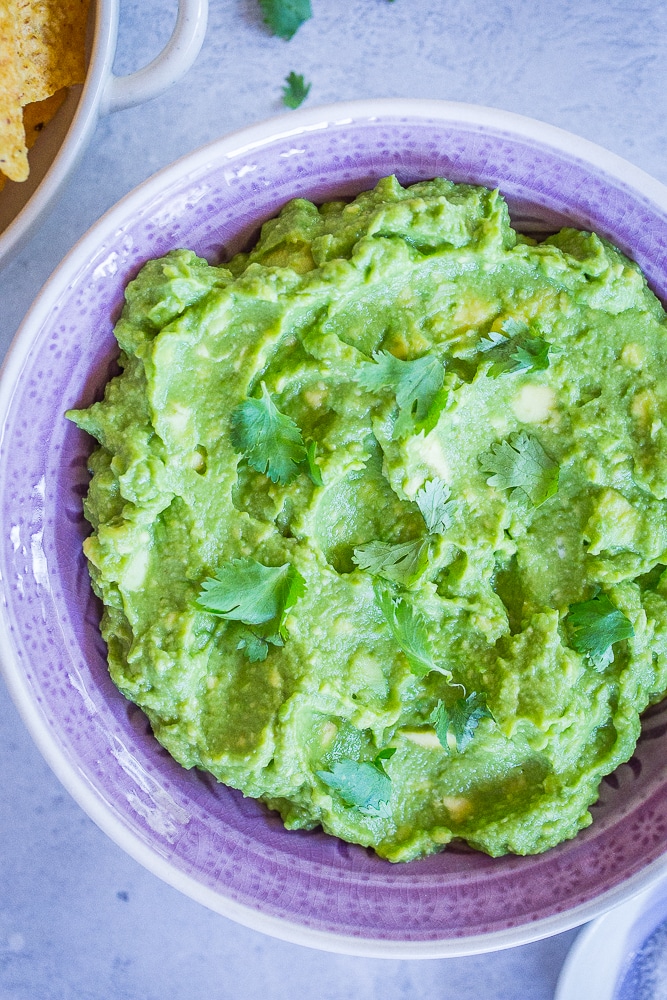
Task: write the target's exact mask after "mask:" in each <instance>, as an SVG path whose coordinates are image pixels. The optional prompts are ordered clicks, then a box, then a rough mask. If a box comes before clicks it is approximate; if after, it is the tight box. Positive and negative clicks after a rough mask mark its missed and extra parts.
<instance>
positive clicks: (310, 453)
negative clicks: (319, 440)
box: [306, 441, 323, 486]
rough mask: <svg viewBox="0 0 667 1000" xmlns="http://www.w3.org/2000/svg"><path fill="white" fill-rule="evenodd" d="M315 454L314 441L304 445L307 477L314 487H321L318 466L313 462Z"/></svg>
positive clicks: (315, 445)
mask: <svg viewBox="0 0 667 1000" xmlns="http://www.w3.org/2000/svg"><path fill="white" fill-rule="evenodd" d="M316 452H317V444H316V443H315V441H309V442H308V444H307V445H306V461H307V462H308V475H309V476H310V478H311V479H312V481H313V484H314V485H315V486H322V485H323V483H322V472H321V470H320V467H319V465H318V464H317V462H316V461H315V454H316Z"/></svg>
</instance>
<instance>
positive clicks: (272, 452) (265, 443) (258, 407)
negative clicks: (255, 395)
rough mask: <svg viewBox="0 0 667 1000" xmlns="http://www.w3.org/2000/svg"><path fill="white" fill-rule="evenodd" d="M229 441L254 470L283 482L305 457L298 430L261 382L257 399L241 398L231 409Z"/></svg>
mask: <svg viewBox="0 0 667 1000" xmlns="http://www.w3.org/2000/svg"><path fill="white" fill-rule="evenodd" d="M231 422H232V434H231V437H232V445H233V447H234V448H235V449H236V451H238V452H240V453H241V454H242V455H244V456H245V458H246V459H247V462H248V465H250V466H251V467H252V468H253V469H255V470H256V471H257V472H261V473H263V474H264V475H266V476H268V477H269V479H270V480H271V481H272V482H274V483H280V484H281V485H282V486H285V485H286V484H287V483H289V482H291V480H292V479H294V478H295V477H296V476H297V475H298V473H299V468H298V467H299V465H300V464H301V462H303V461H305V460H307V457H308V456H307V452H306V447H305V445H304V443H303V438H302V436H301V431H300V430H299V428H298V427H297V425H296V424H295V423H294V421H293V420H292V418H291V417H288V416H286V415H285V414H284V413H281V412H280V410H279V409H278V407H277V406H276V405H275V403H274V402H273V400H272V399H271V396H270V395H269V391H268V389H267V388H266V385H265V384H264V382H262V396H261V398H260V399H245V400H244V401H243V402H242V403H239V405H238V406H237V407H235V409H234V410H233V411H232V415H231Z"/></svg>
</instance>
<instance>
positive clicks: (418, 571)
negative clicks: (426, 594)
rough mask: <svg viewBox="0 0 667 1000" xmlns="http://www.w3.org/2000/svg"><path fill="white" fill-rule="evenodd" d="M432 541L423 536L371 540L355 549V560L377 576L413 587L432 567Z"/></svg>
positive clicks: (359, 565) (358, 564) (360, 567)
mask: <svg viewBox="0 0 667 1000" xmlns="http://www.w3.org/2000/svg"><path fill="white" fill-rule="evenodd" d="M428 556H429V544H428V541H426V540H425V539H423V538H417V539H415V540H414V541H412V542H399V543H398V544H396V545H392V544H390V543H389V542H368V543H367V544H365V545H359V546H358V547H357V548H356V549H355V550H354V562H355V563H356V564H357V566H358V567H359V569H362V570H366V571H367V572H368V573H371V574H372V575H373V576H381V577H384V579H385V580H393V581H394V583H399V584H401V586H403V587H410V586H412V584H413V583H415V581H416V580H418V579H419V577H420V576H421V575H422V573H423V572H424V570H425V569H426V567H427V566H428Z"/></svg>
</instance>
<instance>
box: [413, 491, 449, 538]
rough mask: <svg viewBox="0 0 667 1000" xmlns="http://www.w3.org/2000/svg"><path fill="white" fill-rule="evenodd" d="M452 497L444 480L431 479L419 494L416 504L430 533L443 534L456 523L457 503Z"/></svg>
mask: <svg viewBox="0 0 667 1000" xmlns="http://www.w3.org/2000/svg"><path fill="white" fill-rule="evenodd" d="M450 496H451V490H450V488H449V486H448V485H447V483H446V482H445V481H444V480H442V479H429V481H428V482H427V483H424V485H423V486H422V488H421V489H420V490H419V492H418V493H417V495H416V497H415V502H416V504H417V506H418V507H419V510H420V511H421V515H422V517H423V518H424V521H425V523H426V527H427V528H428V530H429V531H430V532H432V533H433V532H434V533H436V534H442V533H443V532H445V531H446V530H447V528H450V527H451V526H452V524H453V523H454V513H455V511H456V501H455V500H450V499H449V498H450Z"/></svg>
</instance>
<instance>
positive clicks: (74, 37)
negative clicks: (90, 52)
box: [13, 0, 88, 104]
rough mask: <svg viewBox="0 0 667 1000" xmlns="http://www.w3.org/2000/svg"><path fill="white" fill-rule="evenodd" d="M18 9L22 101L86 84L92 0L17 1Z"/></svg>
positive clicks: (42, 98)
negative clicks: (87, 39)
mask: <svg viewBox="0 0 667 1000" xmlns="http://www.w3.org/2000/svg"><path fill="white" fill-rule="evenodd" d="M13 2H14V3H16V6H17V9H18V47H19V53H20V61H21V68H22V71H23V95H22V104H29V103H31V102H32V101H43V100H45V99H46V98H47V97H50V96H51V94H53V93H55V91H56V90H60V89H61V87H70V86H72V84H75V83H83V80H84V77H85V75H86V60H85V42H86V25H87V22H88V0H13Z"/></svg>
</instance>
